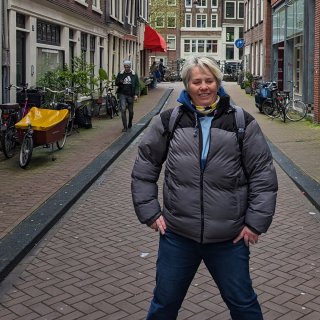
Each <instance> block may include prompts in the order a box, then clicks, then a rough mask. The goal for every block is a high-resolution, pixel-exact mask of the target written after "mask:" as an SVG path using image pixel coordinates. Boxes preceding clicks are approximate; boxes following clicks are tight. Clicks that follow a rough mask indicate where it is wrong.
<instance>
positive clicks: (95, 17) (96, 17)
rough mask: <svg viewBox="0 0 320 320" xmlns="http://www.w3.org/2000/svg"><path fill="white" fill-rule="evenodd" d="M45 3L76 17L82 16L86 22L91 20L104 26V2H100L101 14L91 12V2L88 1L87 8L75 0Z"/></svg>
mask: <svg viewBox="0 0 320 320" xmlns="http://www.w3.org/2000/svg"><path fill="white" fill-rule="evenodd" d="M46 1H47V2H50V3H52V4H54V5H56V6H59V7H61V8H63V9H66V10H68V11H69V12H70V13H74V14H76V15H79V16H82V17H83V18H85V19H87V20H92V21H94V22H95V23H101V24H104V23H105V15H104V12H105V5H106V1H105V0H101V1H100V2H101V4H100V6H101V8H100V9H101V11H102V14H100V13H98V12H96V11H93V10H92V0H88V1H87V3H88V6H87V7H86V6H83V5H81V4H80V3H78V2H76V1H75V0H46Z"/></svg>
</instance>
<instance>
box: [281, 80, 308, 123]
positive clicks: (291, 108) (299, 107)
mask: <svg viewBox="0 0 320 320" xmlns="http://www.w3.org/2000/svg"><path fill="white" fill-rule="evenodd" d="M288 82H289V83H291V84H292V90H291V93H292V96H291V97H290V94H289V93H290V91H286V92H287V94H288V102H287V104H286V105H285V108H286V116H287V118H288V119H289V120H291V121H300V120H302V119H303V118H304V117H305V116H306V115H307V106H306V104H305V103H304V102H303V101H302V100H300V99H295V97H294V89H295V88H296V85H295V83H294V81H288Z"/></svg>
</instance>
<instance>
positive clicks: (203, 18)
mask: <svg viewBox="0 0 320 320" xmlns="http://www.w3.org/2000/svg"><path fill="white" fill-rule="evenodd" d="M206 27H207V15H205V14H197V28H206Z"/></svg>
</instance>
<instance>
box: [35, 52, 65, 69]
mask: <svg viewBox="0 0 320 320" xmlns="http://www.w3.org/2000/svg"><path fill="white" fill-rule="evenodd" d="M63 65H64V51H62V50H52V49H45V48H37V75H43V74H44V73H45V72H46V71H48V70H54V69H56V68H59V67H60V68H62V67H63Z"/></svg>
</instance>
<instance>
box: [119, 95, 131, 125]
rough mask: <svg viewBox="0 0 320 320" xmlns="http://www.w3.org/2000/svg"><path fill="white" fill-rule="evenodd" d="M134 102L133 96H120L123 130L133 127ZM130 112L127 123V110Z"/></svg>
mask: <svg viewBox="0 0 320 320" xmlns="http://www.w3.org/2000/svg"><path fill="white" fill-rule="evenodd" d="M133 102H134V99H133V97H131V96H126V95H124V94H121V93H120V94H119V105H120V111H121V119H122V124H123V128H125V129H127V128H131V126H132V119H133ZM127 109H128V111H129V122H128V123H127V115H126V110H127Z"/></svg>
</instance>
